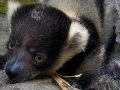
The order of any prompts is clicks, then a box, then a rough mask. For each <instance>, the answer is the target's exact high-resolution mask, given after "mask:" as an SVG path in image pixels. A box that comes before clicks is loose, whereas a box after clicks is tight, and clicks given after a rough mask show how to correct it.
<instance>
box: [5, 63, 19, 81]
mask: <svg viewBox="0 0 120 90" xmlns="http://www.w3.org/2000/svg"><path fill="white" fill-rule="evenodd" d="M5 71H6V74H7V75H8V77H9V78H10V80H13V79H14V78H16V77H17V76H18V69H17V67H14V66H13V65H11V66H8V67H6V69H5Z"/></svg>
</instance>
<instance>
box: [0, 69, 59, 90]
mask: <svg viewBox="0 0 120 90" xmlns="http://www.w3.org/2000/svg"><path fill="white" fill-rule="evenodd" d="M0 90H60V89H59V88H58V87H57V85H56V84H55V83H53V80H52V79H42V80H31V81H27V82H24V83H16V84H10V83H9V79H8V77H7V76H6V74H5V72H4V71H0Z"/></svg>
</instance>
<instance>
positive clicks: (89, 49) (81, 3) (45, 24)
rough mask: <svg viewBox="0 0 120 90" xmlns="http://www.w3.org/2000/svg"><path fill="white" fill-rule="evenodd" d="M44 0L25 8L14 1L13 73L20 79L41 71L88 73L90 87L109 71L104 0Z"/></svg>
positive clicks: (9, 63) (10, 49) (9, 66)
mask: <svg viewBox="0 0 120 90" xmlns="http://www.w3.org/2000/svg"><path fill="white" fill-rule="evenodd" d="M41 3H42V4H34V5H27V6H21V5H20V4H19V3H17V2H12V1H9V2H8V7H9V10H8V20H9V27H10V30H11V35H10V38H9V40H8V44H7V47H8V53H7V54H6V55H7V57H8V59H9V60H8V61H7V63H6V65H5V70H6V73H7V75H8V76H9V77H10V79H11V80H13V81H17V82H19V81H25V80H27V79H30V78H33V77H35V76H36V75H39V74H50V73H53V72H58V73H60V74H63V75H75V74H80V73H82V74H83V75H82V77H81V80H80V81H81V82H80V84H81V85H82V87H83V88H87V87H88V86H87V85H90V83H91V80H92V79H93V78H95V77H96V76H97V75H100V74H101V71H104V69H101V67H102V64H103V63H104V58H103V57H104V56H105V50H106V48H107V47H106V45H108V44H105V42H106V39H105V38H104V36H105V35H106V34H105V33H104V32H103V31H104V29H103V26H104V25H103V24H104V0H42V2H41ZM111 32H112V31H111ZM111 32H108V33H111ZM108 37H109V38H110V36H108ZM109 38H107V39H108V40H109Z"/></svg>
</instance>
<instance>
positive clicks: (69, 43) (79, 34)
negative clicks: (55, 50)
mask: <svg viewBox="0 0 120 90" xmlns="http://www.w3.org/2000/svg"><path fill="white" fill-rule="evenodd" d="M88 39H89V32H88V30H87V28H85V27H84V25H82V24H81V23H79V21H72V23H71V25H70V28H69V33H68V37H67V40H66V42H65V45H63V48H62V50H61V52H60V54H59V56H58V60H56V61H57V62H56V64H55V65H54V66H53V68H54V70H58V69H59V68H60V67H61V66H62V65H64V63H65V62H66V61H68V60H70V59H71V58H72V57H73V56H74V55H76V54H77V53H80V52H84V50H85V48H86V46H87V43H88Z"/></svg>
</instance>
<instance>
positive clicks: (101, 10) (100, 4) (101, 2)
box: [95, 0, 105, 25]
mask: <svg viewBox="0 0 120 90" xmlns="http://www.w3.org/2000/svg"><path fill="white" fill-rule="evenodd" d="M104 2H105V0H96V2H95V3H96V6H97V8H98V11H99V15H100V19H101V24H102V25H103V23H104V13H105V8H104V6H105V5H104Z"/></svg>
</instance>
